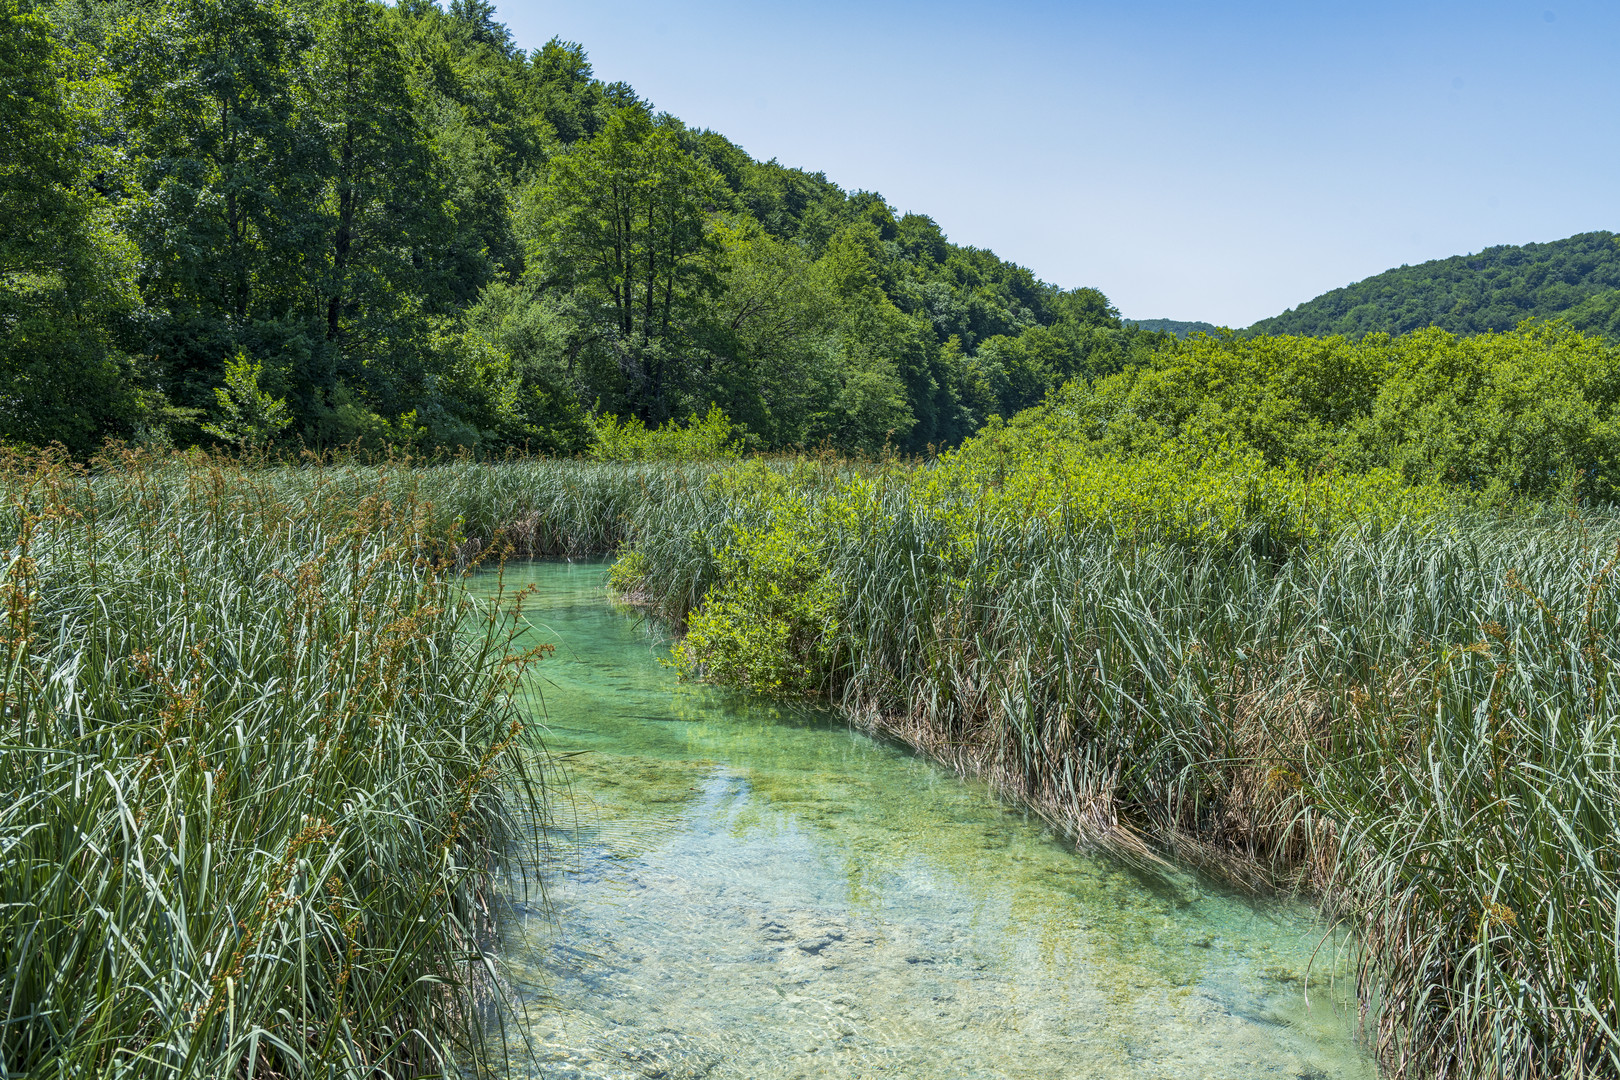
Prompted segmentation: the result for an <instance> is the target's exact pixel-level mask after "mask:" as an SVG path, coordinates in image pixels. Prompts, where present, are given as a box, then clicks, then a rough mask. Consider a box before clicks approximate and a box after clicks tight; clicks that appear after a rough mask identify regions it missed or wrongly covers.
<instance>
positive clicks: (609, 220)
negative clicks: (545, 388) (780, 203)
mask: <svg viewBox="0 0 1620 1080" xmlns="http://www.w3.org/2000/svg"><path fill="white" fill-rule="evenodd" d="M720 190H721V182H720V178H719V177H718V176H717V175H716V174H715V173H714V171H713V170H712V169H710V168H709V167H708V166H706V165H704V164H703V163H701V162H699V161H697V160H696V159H694V158H693V157H691V156H690V155H688V154H686V153H685V152H684V151H683V149H682V147H681V141H680V138H679V129H678V127H677V125H676V122H674V121H673V120H671V119H669V118H658V119H654V118H653V117H652V116H651V115H650V114H649V113H648V112H647V110H646V109H645V108H642V107H639V106H633V107H630V108H623V109H619V110H618V111H616V112H615V113H614V114H613V115H612V117H611V118H610V119H609V120H608V122H607V124H606V125H605V126H604V127H603V129H602V131H601V132H600V133H599V134H598V135H597V136H596V137H595V138H593V139H590V140H588V141H585V142H582V143H580V144H578V145H577V146H575V147H574V148H573V149H572V150H570V151H569V152H568V153H566V154H560V155H558V156H557V157H556V158H554V159H553V160H552V162H551V164H550V172H549V175H548V177H547V179H546V182H545V184H544V185H543V187H542V188H541V190H540V193H539V198H538V200H537V201H536V203H535V206H534V208H533V211H532V235H533V244H532V252H531V254H532V259H533V263H534V267H535V272H536V274H537V279H538V282H539V284H540V285H541V287H543V288H558V289H564V290H579V291H581V292H583V293H584V294H585V295H586V297H587V298H588V299H589V301H590V302H591V304H592V305H593V306H594V307H595V309H596V315H597V326H596V331H595V334H594V335H593V336H594V338H595V339H596V341H597V342H599V343H600V344H602V345H603V346H604V347H606V348H608V349H609V350H611V351H612V353H613V354H614V356H615V358H616V359H617V361H618V363H619V366H620V368H621V370H622V371H623V372H624V374H625V376H626V377H627V379H628V381H629V384H630V394H631V399H632V400H631V401H630V403H629V404H630V407H631V408H632V409H633V411H634V412H635V413H636V415H638V416H639V417H641V418H642V419H644V420H649V421H654V422H660V421H662V420H664V419H667V418H668V417H669V416H670V414H671V411H672V408H673V406H674V405H675V394H676V392H677V391H678V390H679V388H680V383H681V380H682V379H683V377H684V375H685V368H686V366H687V364H688V363H689V362H690V361H691V359H692V356H691V353H690V347H691V341H690V335H689V332H688V331H689V327H688V325H687V322H686V319H687V316H688V315H690V314H691V313H692V312H693V311H694V309H695V307H696V305H697V303H698V301H700V300H701V299H702V297H704V296H705V295H708V294H711V293H713V292H714V291H715V290H716V289H717V288H718V287H719V277H718V275H717V273H716V261H715V256H716V255H717V253H718V245H717V243H716V241H715V239H714V238H713V236H711V235H710V232H709V229H708V212H709V211H710V210H711V209H712V208H713V207H714V206H715V205H716V202H717V199H718V198H719V193H720Z"/></svg>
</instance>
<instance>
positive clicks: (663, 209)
mask: <svg viewBox="0 0 1620 1080" xmlns="http://www.w3.org/2000/svg"><path fill="white" fill-rule="evenodd" d="M10 3H11V5H12V6H11V7H10V8H7V9H5V11H6V15H5V20H6V21H5V26H6V37H5V40H4V42H0V78H4V79H5V80H6V86H7V98H6V105H5V108H6V109H7V110H8V111H7V112H6V113H5V124H4V128H5V132H4V135H0V138H4V139H5V140H7V141H6V143H5V146H4V148H3V149H4V150H5V153H4V155H3V161H0V169H4V170H6V171H5V173H4V175H5V177H6V182H5V190H4V191H3V192H0V198H4V199H5V200H7V202H6V209H7V212H6V215H5V221H6V222H7V223H9V230H10V231H6V229H7V228H8V226H6V225H0V249H3V253H0V260H10V261H9V262H6V264H5V266H4V267H3V268H0V328H3V329H4V332H5V333H6V334H7V335H8V339H7V341H6V342H5V354H4V355H3V356H0V381H4V382H5V385H4V386H3V387H0V390H3V393H0V438H7V439H11V440H14V441H22V442H30V443H39V442H44V441H49V440H53V439H55V440H59V441H62V442H63V443H65V444H67V445H68V446H69V447H70V448H72V449H73V450H74V452H75V453H81V454H83V453H88V452H90V451H91V450H93V449H94V447H95V446H96V445H98V444H99V442H100V440H101V439H103V438H104V437H106V436H107V435H119V436H127V435H130V434H136V433H138V434H139V436H140V437H141V438H143V439H146V440H149V441H155V442H158V443H168V442H173V443H178V444H182V445H183V444H187V443H191V442H196V441H199V440H202V439H205V438H207V437H208V433H206V432H204V431H203V430H202V429H201V428H200V427H199V426H198V425H197V424H196V422H195V421H196V419H197V418H198V417H200V416H202V415H204V414H206V413H207V412H209V411H210V410H212V409H214V407H215V391H216V390H218V389H220V388H222V387H223V386H224V385H225V379H226V374H227V372H226V368H225V366H224V360H225V359H226V358H229V357H232V356H235V355H236V354H237V352H238V351H239V350H246V352H247V353H248V355H250V356H252V357H254V358H255V359H256V360H258V361H259V362H260V363H262V364H263V368H264V380H265V382H266V384H267V385H268V386H269V387H270V388H271V389H272V390H273V392H274V393H275V395H276V396H278V397H280V398H283V399H284V400H285V401H286V403H287V408H288V410H289V413H290V415H291V417H292V420H293V422H292V424H291V425H290V426H289V427H288V429H287V435H286V437H288V438H293V437H296V438H297V439H299V440H301V441H302V442H303V443H304V444H305V445H307V446H310V447H313V448H329V447H333V446H337V445H349V444H351V443H358V444H361V445H365V446H369V447H380V446H383V445H393V446H398V447H401V448H404V447H435V448H449V447H465V448H469V449H473V450H476V451H477V452H479V453H481V454H487V453H499V452H503V451H506V450H512V449H522V448H525V447H527V448H528V449H530V450H543V451H545V452H550V453H571V452H577V451H578V450H580V449H581V448H583V446H584V445H585V443H586V441H587V434H586V432H585V429H584V427H583V424H582V420H581V418H582V416H583V414H584V412H585V411H586V409H587V408H590V409H600V410H605V411H606V412H609V413H612V414H614V415H618V416H633V417H636V418H637V419H639V420H642V421H644V422H646V423H650V424H654V425H657V424H661V423H664V422H665V421H667V420H669V419H671V418H674V417H680V416H685V415H688V414H690V413H693V412H700V411H702V410H703V409H705V408H707V407H708V405H709V404H710V403H715V404H718V405H720V406H721V408H722V409H723V410H724V411H726V412H727V414H728V415H731V416H734V417H736V418H737V419H738V420H739V421H740V422H742V423H745V424H747V425H748V428H749V430H750V432H752V433H753V436H754V438H756V439H757V440H759V442H760V444H761V445H762V446H765V447H770V448H781V447H789V446H798V445H806V444H815V443H823V442H830V443H832V444H833V445H836V446H840V447H843V448H847V449H851V450H860V451H863V452H867V453H875V452H878V451H880V450H881V449H882V448H883V447H884V446H886V445H887V446H892V447H894V448H896V449H900V450H904V451H912V452H921V451H925V450H926V449H927V448H928V447H930V446H948V445H954V444H955V443H957V442H960V441H961V439H962V438H964V437H965V436H966V435H968V434H969V433H970V432H972V431H973V430H974V429H975V428H976V427H977V426H978V425H979V424H981V423H983V421H984V420H985V419H986V418H987V417H988V416H990V415H992V414H994V413H996V412H1000V413H1002V414H1007V413H1008V412H1010V411H1012V410H1015V409H1017V408H1020V407H1022V406H1023V405H1025V404H1028V403H1029V402H1031V401H1034V400H1038V399H1039V397H1040V396H1041V394H1043V393H1044V392H1045V390H1046V389H1048V388H1050V386H1052V385H1055V384H1056V382H1058V381H1061V380H1062V379H1063V378H1068V377H1076V376H1087V377H1089V376H1093V375H1096V374H1099V373H1102V372H1105V371H1112V370H1116V369H1117V368H1118V367H1119V366H1120V365H1121V364H1123V363H1126V362H1131V358H1132V356H1134V353H1133V351H1132V349H1133V347H1134V346H1131V345H1130V343H1128V342H1127V343H1126V344H1125V346H1121V344H1120V342H1119V341H1115V340H1113V339H1110V338H1108V336H1107V334H1103V336H1102V337H1098V336H1097V334H1092V335H1091V336H1089V337H1087V336H1085V335H1079V336H1077V334H1076V332H1075V331H1076V330H1077V329H1086V330H1094V331H1097V332H1098V333H1102V332H1103V331H1118V330H1119V324H1118V320H1117V313H1114V312H1113V311H1112V309H1111V308H1110V306H1109V305H1108V302H1107V299H1106V298H1105V297H1103V296H1102V294H1101V293H1099V292H1097V291H1096V290H1094V289H1078V290H1073V291H1071V292H1064V291H1062V290H1059V289H1056V288H1053V287H1052V286H1049V285H1046V284H1043V283H1041V282H1040V281H1038V280H1036V278H1035V277H1034V276H1033V275H1032V274H1031V273H1030V272H1029V271H1028V270H1026V269H1024V268H1022V267H1017V266H1013V265H1011V264H1008V263H1006V262H1004V261H1002V260H1000V259H998V258H996V257H995V256H994V255H993V254H991V253H989V252H986V251H979V250H975V249H971V248H961V247H958V246H956V245H954V244H951V243H950V242H949V241H948V240H947V239H946V238H945V236H944V235H943V233H941V232H940V230H939V228H938V226H937V225H936V224H935V223H934V222H933V221H932V220H931V219H929V218H927V217H926V216H924V215H921V214H900V213H899V212H897V211H896V210H895V209H894V208H892V207H890V206H889V205H888V204H887V203H886V202H885V201H884V199H883V198H882V197H881V196H880V195H878V194H876V193H875V192H866V191H856V192H846V191H844V190H842V189H840V188H839V187H837V186H836V185H834V184H832V183H830V182H829V181H828V180H827V179H826V177H825V176H822V175H820V174H817V173H808V172H804V171H802V170H796V169H787V168H784V167H782V166H781V165H779V164H777V163H776V162H774V161H771V162H759V161H754V160H753V159H752V158H750V157H749V155H748V154H747V153H745V152H744V151H743V150H742V149H741V148H739V147H737V146H736V145H734V144H732V143H731V142H729V141H728V140H726V139H725V138H724V137H723V136H721V135H719V134H717V133H715V132H712V131H695V130H692V129H689V128H687V127H686V126H685V125H684V124H682V123H681V122H680V121H679V120H677V119H675V118H674V117H671V116H668V115H654V113H653V111H652V109H651V107H650V106H649V105H648V104H647V103H645V102H643V101H641V100H640V99H638V98H637V96H636V95H635V93H634V92H633V90H631V89H630V88H629V87H628V86H625V85H624V84H613V85H605V84H603V83H601V82H600V81H598V80H597V79H595V78H594V77H593V74H592V71H591V66H590V63H589V62H588V60H587V58H586V55H585V52H584V50H583V49H582V48H581V47H580V46H579V45H577V44H574V43H570V42H563V41H555V40H554V41H551V42H548V43H547V44H546V45H545V46H544V47H542V48H540V49H538V50H535V51H534V52H532V53H525V52H524V51H522V50H519V49H516V48H514V47H513V45H512V41H511V37H510V34H509V33H508V32H507V30H506V28H505V27H504V26H503V25H501V24H500V23H499V22H498V21H497V20H496V15H495V11H494V9H493V8H492V7H491V5H490V4H488V3H487V2H484V0H467V2H465V3H462V2H458V3H456V4H454V5H452V6H451V9H450V10H446V9H445V8H443V7H440V6H438V5H434V4H427V3H421V2H411V3H403V4H400V5H397V6H392V7H390V6H387V5H384V4H382V3H379V2H377V0H159V2H156V3H153V4H150V5H147V6H146V7H144V8H142V10H141V12H140V17H139V18H135V17H128V18H126V17H124V15H125V14H126V13H125V10H124V7H123V6H122V5H99V6H97V5H85V4H79V3H74V2H70V0H63V2H60V3H53V4H51V5H49V7H48V8H42V9H40V10H41V11H48V13H49V14H48V19H49V21H47V17H45V16H41V15H38V14H32V13H31V12H32V10H33V9H32V8H31V7H30V9H29V13H25V12H24V11H23V8H22V7H19V6H18V0H10ZM58 41H60V42H65V43H66V45H67V46H68V48H66V49H64V48H62V46H61V45H59V44H58ZM23 223H27V227H26V228H25V227H23ZM42 225H43V227H41V226H42ZM47 256H48V257H47ZM18 260H22V262H27V265H26V266H23V265H22V262H18ZM29 260H32V261H29ZM41 260H43V261H41ZM12 263H16V265H12ZM137 270H138V273H137ZM1040 328H1052V329H1053V330H1054V332H1055V333H1056V334H1057V340H1056V343H1055V344H1054V342H1052V341H1045V340H1039V335H1035V336H1034V337H1031V338H1029V339H1028V341H1027V342H1025V344H1026V345H1027V346H1028V348H1027V349H1026V350H1025V351H1026V352H1029V353H1031V355H1033V356H1035V359H1033V360H1030V361H1028V362H1024V360H1023V359H1022V358H1020V359H1018V360H1015V361H1010V363H1011V365H1012V367H1013V368H1015V369H1016V370H1014V371H1013V373H1012V375H1011V376H1010V377H1007V376H1004V374H1003V373H1002V367H1003V366H1005V365H1004V363H1003V359H1004V358H1005V356H1007V355H1010V352H1009V350H1011V351H1017V347H1016V346H1007V342H1015V341H1019V340H1021V338H1020V335H1023V334H1025V333H1026V332H1029V331H1031V330H1032V329H1040ZM993 338H994V339H1005V340H1003V341H1001V344H1000V345H998V349H1000V351H999V352H997V351H996V350H991V353H994V354H995V355H990V354H986V356H984V357H983V358H982V359H981V358H980V357H979V355H978V354H979V351H980V350H981V347H983V346H984V345H985V343H986V342H988V341H990V340H991V339H993ZM952 342H954V345H953V344H951V343H952ZM1002 346H1007V347H1005V348H1003V347H1002ZM132 357H139V358H141V359H140V361H139V362H136V361H135V360H132V359H131V358H132ZM59 369H66V370H67V371H70V372H71V373H72V377H70V378H67V379H56V378H52V375H53V373H54V372H56V371H57V370H59ZM64 387H66V388H71V392H69V391H68V390H66V389H64Z"/></svg>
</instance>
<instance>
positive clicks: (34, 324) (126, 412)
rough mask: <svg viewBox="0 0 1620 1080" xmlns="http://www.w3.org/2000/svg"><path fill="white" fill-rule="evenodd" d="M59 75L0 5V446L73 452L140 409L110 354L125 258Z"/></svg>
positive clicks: (127, 299)
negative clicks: (56, 445)
mask: <svg viewBox="0 0 1620 1080" xmlns="http://www.w3.org/2000/svg"><path fill="white" fill-rule="evenodd" d="M66 74H67V71H66V56H65V53H64V50H63V49H62V47H61V46H60V45H58V44H57V42H56V40H55V38H54V37H53V35H52V33H51V27H50V26H49V24H47V23H46V22H45V20H44V19H43V18H41V17H40V16H38V15H36V14H34V13H32V12H30V11H28V10H26V7H25V5H24V4H22V3H19V2H18V0H0V439H5V440H7V441H15V442H27V443H36V444H38V443H47V442H60V443H63V444H64V445H66V446H68V447H69V448H70V449H72V450H74V451H77V452H80V453H83V452H86V451H89V450H91V449H94V448H95V447H96V445H97V444H98V443H99V441H100V440H101V439H102V438H104V437H106V436H108V435H119V434H128V433H129V432H130V429H131V426H132V425H133V424H134V423H135V422H136V421H137V419H138V416H139V411H140V405H141V402H140V399H139V395H138V392H137V389H136V385H135V379H134V374H135V373H134V370H133V368H132V366H131V364H130V362H129V359H128V357H126V356H125V355H123V354H122V353H121V352H120V351H119V349H118V348H117V347H116V345H117V343H116V329H117V324H118V323H119V322H120V321H121V320H122V319H123V317H124V316H125V315H127V314H128V313H129V312H130V311H131V310H132V308H133V307H134V302H135V297H134V291H133V287H132V281H131V274H132V269H133V263H134V258H133V252H132V251H131V250H130V247H129V245H128V244H127V242H126V241H125V240H124V238H123V236H122V235H121V234H120V233H119V231H118V230H117V228H116V227H115V225H114V222H113V219H112V214H111V212H110V208H109V207H107V206H106V204H105V203H104V202H102V200H100V199H99V198H98V197H97V196H96V194H95V192H94V191H93V190H91V188H90V186H89V184H88V182H87V177H86V176H85V175H84V160H85V152H84V147H83V146H82V145H81V140H82V135H83V133H82V130H81V124H80V123H79V120H78V118H77V117H76V116H75V113H74V110H73V106H72V104H71V100H70V95H69V93H68V88H67V86H66V85H65V81H66Z"/></svg>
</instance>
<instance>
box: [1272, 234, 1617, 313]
mask: <svg viewBox="0 0 1620 1080" xmlns="http://www.w3.org/2000/svg"><path fill="white" fill-rule="evenodd" d="M1554 315H1559V316H1563V317H1565V318H1567V319H1568V320H1569V321H1570V322H1572V323H1573V324H1574V325H1575V326H1576V327H1577V328H1579V329H1582V330H1592V331H1597V332H1601V333H1606V334H1609V335H1610V336H1617V337H1620V237H1617V236H1616V235H1615V234H1614V233H1611V232H1590V233H1581V234H1580V235H1578V236H1571V237H1570V238H1569V239H1567V240H1555V241H1553V242H1552V243H1549V244H1525V245H1524V246H1522V247H1512V246H1508V245H1503V246H1501V247H1493V248H1486V249H1485V250H1484V251H1481V252H1480V253H1479V254H1478V255H1455V256H1453V257H1451V258H1449V259H1436V260H1435V261H1433V262H1426V263H1421V264H1419V265H1417V266H1402V267H1400V268H1399V269H1396V270H1386V271H1384V272H1383V273H1382V274H1378V275H1376V276H1374V277H1370V278H1367V279H1365V280H1363V281H1358V282H1356V283H1355V284H1354V285H1347V286H1345V287H1344V288H1342V289H1334V290H1333V291H1332V292H1328V293H1323V294H1322V295H1321V296H1318V297H1317V298H1316V299H1314V300H1311V301H1308V302H1306V303H1303V304H1301V305H1299V307H1297V308H1291V309H1289V310H1288V311H1285V312H1283V313H1282V314H1281V315H1278V316H1275V317H1274V318H1270V319H1262V320H1260V321H1259V322H1257V323H1255V324H1254V325H1253V326H1251V327H1249V330H1248V332H1249V333H1250V334H1305V335H1310V336H1315V337H1323V336H1327V335H1329V334H1348V335H1351V336H1360V335H1361V334H1365V333H1369V332H1371V331H1377V330H1382V331H1386V332H1388V333H1391V334H1398V333H1403V332H1405V331H1407V330H1417V329H1420V328H1422V327H1425V326H1431V325H1432V326H1439V327H1442V328H1444V329H1446V330H1450V331H1451V332H1452V333H1455V334H1477V333H1480V332H1482V331H1485V330H1509V329H1512V328H1513V327H1514V326H1517V325H1518V324H1519V322H1521V321H1522V320H1524V319H1527V318H1530V317H1532V316H1554Z"/></svg>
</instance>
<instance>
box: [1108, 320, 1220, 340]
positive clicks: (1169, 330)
mask: <svg viewBox="0 0 1620 1080" xmlns="http://www.w3.org/2000/svg"><path fill="white" fill-rule="evenodd" d="M1122 321H1123V322H1124V323H1125V325H1126V326H1136V327H1140V328H1141V329H1143V330H1147V331H1149V332H1155V331H1157V332H1162V333H1166V334H1174V335H1175V336H1176V337H1180V338H1184V337H1186V336H1187V335H1189V334H1213V333H1215V332H1216V331H1218V330H1219V329H1220V327H1218V326H1216V325H1215V324H1214V323H1207V322H1187V321H1186V320H1184V319H1124V320H1122Z"/></svg>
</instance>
